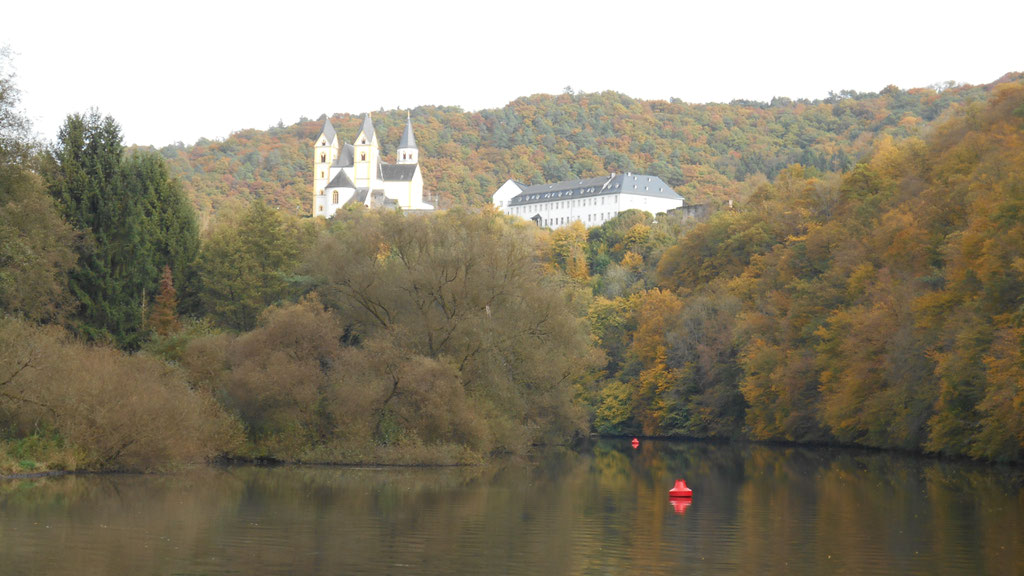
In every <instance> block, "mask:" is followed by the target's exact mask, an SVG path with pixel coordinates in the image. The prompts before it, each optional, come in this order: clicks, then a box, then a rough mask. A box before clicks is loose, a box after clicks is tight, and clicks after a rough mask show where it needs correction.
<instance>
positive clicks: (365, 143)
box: [352, 113, 380, 190]
mask: <svg viewBox="0 0 1024 576" xmlns="http://www.w3.org/2000/svg"><path fill="white" fill-rule="evenodd" d="M352 146H353V147H354V148H355V158H354V159H353V168H354V170H353V178H352V181H353V183H354V184H355V185H356V188H366V189H368V190H373V189H374V188H378V184H377V167H378V165H379V163H380V144H379V143H378V142H377V133H376V132H374V131H373V120H371V119H370V114H369V113H367V114H366V116H364V117H363V127H362V128H361V129H360V130H359V134H357V135H356V140H355V142H353V143H352Z"/></svg>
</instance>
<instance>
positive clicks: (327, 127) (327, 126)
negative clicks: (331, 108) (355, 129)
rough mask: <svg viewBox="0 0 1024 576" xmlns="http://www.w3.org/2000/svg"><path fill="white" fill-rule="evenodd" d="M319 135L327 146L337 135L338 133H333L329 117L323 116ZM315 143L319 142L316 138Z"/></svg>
mask: <svg viewBox="0 0 1024 576" xmlns="http://www.w3.org/2000/svg"><path fill="white" fill-rule="evenodd" d="M320 135H321V136H323V137H324V139H325V141H326V143H327V144H331V143H332V142H334V138H335V137H336V136H337V135H338V133H337V132H335V131H334V125H333V124H331V118H330V116H328V115H326V114H324V127H323V129H322V130H320ZM317 141H320V139H319V138H317Z"/></svg>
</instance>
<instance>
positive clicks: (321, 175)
mask: <svg viewBox="0 0 1024 576" xmlns="http://www.w3.org/2000/svg"><path fill="white" fill-rule="evenodd" d="M320 177H321V178H323V177H324V171H323V170H321V171H320Z"/></svg>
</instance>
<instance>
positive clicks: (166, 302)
mask: <svg viewBox="0 0 1024 576" xmlns="http://www.w3.org/2000/svg"><path fill="white" fill-rule="evenodd" d="M149 326H150V327H151V328H152V329H153V330H154V331H155V332H156V333H157V334H159V335H161V336H166V335H168V334H171V333H173V332H177V331H178V328H179V327H180V324H179V323H178V292H177V291H176V290H175V289H174V277H173V275H172V274H171V267H170V266H169V265H165V266H164V272H163V275H162V276H161V277H160V292H159V293H158V294H157V296H156V301H155V302H154V303H153V310H152V311H151V312H150V313H149Z"/></svg>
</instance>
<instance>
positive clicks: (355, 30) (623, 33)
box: [0, 0, 1024, 146]
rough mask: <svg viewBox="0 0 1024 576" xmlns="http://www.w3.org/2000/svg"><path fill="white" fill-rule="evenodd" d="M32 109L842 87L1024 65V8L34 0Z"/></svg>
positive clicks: (386, 103)
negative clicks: (1023, 33)
mask: <svg viewBox="0 0 1024 576" xmlns="http://www.w3.org/2000/svg"><path fill="white" fill-rule="evenodd" d="M12 4H13V5H10V6H6V7H5V8H4V9H3V10H2V13H0V45H3V44H7V45H8V46H9V47H10V48H11V51H12V52H13V53H14V57H13V64H14V68H15V72H16V74H17V79H16V84H17V86H18V87H19V88H20V90H21V92H22V103H21V104H22V105H21V107H22V110H23V112H25V113H26V114H27V115H28V116H29V117H30V118H31V119H32V121H33V125H34V128H35V130H36V132H37V133H38V134H39V135H40V136H42V137H43V138H45V139H50V140H52V139H54V138H55V136H56V133H57V129H58V128H59V126H60V125H61V124H62V123H63V121H64V118H65V116H66V115H67V114H69V113H71V112H83V111H86V110H88V109H89V108H90V107H96V108H98V109H99V110H100V112H102V113H104V114H109V115H111V116H113V117H114V118H115V119H116V120H117V121H118V122H119V123H120V124H121V126H122V129H123V132H124V136H125V138H124V139H125V143H126V144H153V145H156V146H163V145H166V144H170V143H173V142H178V141H181V142H184V143H186V144H190V143H193V142H195V141H196V140H197V139H198V138H200V137H206V138H211V139H218V138H224V137H226V136H228V135H229V134H230V133H231V132H234V131H237V130H242V129H245V128H259V129H266V128H268V127H270V126H271V125H275V124H277V122H278V121H283V122H284V123H285V124H291V123H294V122H296V121H297V120H298V119H299V118H300V117H302V116H306V117H309V118H316V117H318V116H319V115H320V114H322V113H328V114H333V113H335V112H350V113H362V112H365V111H368V110H369V111H374V110H378V109H380V108H384V109H393V108H398V107H401V108H412V107H416V106H420V105H447V106H461V107H462V108H463V109H465V110H479V109H482V108H498V107H501V106H504V105H505V104H507V103H508V102H510V101H511V100H514V99H515V98H517V97H519V96H526V95H530V94H536V93H548V94H554V93H559V92H561V91H562V90H563V88H564V87H566V86H572V88H573V89H574V90H577V91H584V92H600V91H603V90H616V91H619V92H623V93H625V94H628V95H630V96H633V97H636V98H644V99H668V98H670V97H675V98H679V99H681V100H683V101H686V102H695V103H696V102H728V101H731V100H735V99H749V100H761V101H768V100H771V98H772V97H775V96H785V97H789V98H809V99H816V98H824V97H826V96H827V95H828V93H829V91H836V92H838V91H839V90H846V89H849V90H857V91H860V92H877V91H879V90H881V89H882V88H884V87H885V86H887V85H889V84H894V85H896V86H899V87H900V88H916V87H926V86H930V85H933V84H937V83H941V82H946V81H956V82H961V83H969V84H983V83H988V82H991V81H993V80H996V79H997V78H999V77H1000V76H1002V75H1003V74H1005V73H1007V72H1011V71H1024V44H1022V42H1021V32H1020V29H1021V28H1020V26H1021V22H1024V2H1020V1H1019V0H1000V1H998V2H997V1H994V0H973V1H971V2H963V1H960V2H945V1H931V2H921V1H917V0H914V1H908V2H904V1H900V0H887V1H876V0H848V1H846V2H829V1H827V0H816V1H792V0H772V1H767V0H766V1H762V2H749V1H728V0H719V1H711V0H706V1H702V2H691V1H685V0H679V1H675V2H660V1H659V2H648V1H644V0H633V1H629V2H601V1H599V0H589V1H579V2H577V1H560V0H546V1H536V0H517V1H513V2H486V1H478V2H453V1H448V0H431V1H426V0H423V1H420V2H411V1H406V0H369V1H367V0H364V1H360V2H356V1H353V0H335V1H323V0H317V1H308V2H301V1H300V2H296V1H292V0H279V1H278V2H274V3H267V2H260V1H253V0H250V1H247V2H235V1H230V2H228V1H219V0H205V1H202V2H198V1H194V0H175V1H174V2H160V3H155V2H147V1H145V0H132V1H112V0H98V1H92V2H89V1H83V0H77V1H70V2H68V1H62V0H47V1H37V0H15V2H13V3H12Z"/></svg>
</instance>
